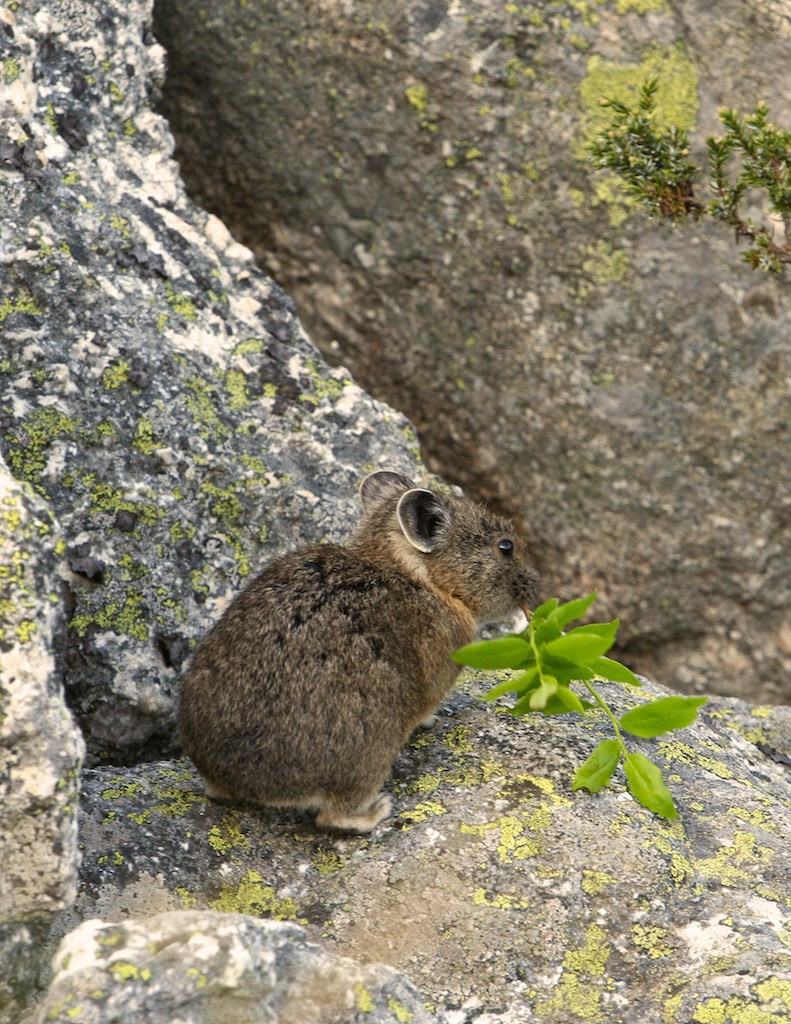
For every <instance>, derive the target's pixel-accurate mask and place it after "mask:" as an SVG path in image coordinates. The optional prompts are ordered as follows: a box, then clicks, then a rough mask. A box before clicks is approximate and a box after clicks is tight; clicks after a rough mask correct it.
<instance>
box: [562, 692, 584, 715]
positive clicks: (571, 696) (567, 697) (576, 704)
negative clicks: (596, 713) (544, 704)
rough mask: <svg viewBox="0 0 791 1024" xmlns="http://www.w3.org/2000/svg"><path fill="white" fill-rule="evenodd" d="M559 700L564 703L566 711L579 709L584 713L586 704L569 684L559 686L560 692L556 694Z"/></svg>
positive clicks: (580, 712)
mask: <svg viewBox="0 0 791 1024" xmlns="http://www.w3.org/2000/svg"><path fill="white" fill-rule="evenodd" d="M555 696H556V698H557V700H559V701H560V702H561V704H563V705H564V707H565V709H566V711H577V712H578V713H579V714H582V713H583V712H584V711H585V706H584V704H583V703H582V701H581V700H580V699H579V697H578V696H577V695H576V693H575V692H574V691H573V690H570V689H569V688H568V686H558V692H557V693H556V694H555Z"/></svg>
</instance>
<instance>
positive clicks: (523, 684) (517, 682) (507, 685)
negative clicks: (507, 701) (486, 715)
mask: <svg viewBox="0 0 791 1024" xmlns="http://www.w3.org/2000/svg"><path fill="white" fill-rule="evenodd" d="M537 679H538V667H537V666H536V665H534V666H533V667H532V668H530V669H528V670H527V672H523V673H522V674H521V675H518V676H514V678H513V679H504V680H503V681H502V683H498V684H497V685H496V686H493V687H492V688H491V690H489V691H488V692H487V693H485V694H484V699H485V700H496V699H497V698H498V697H502V695H503V694H504V693H519V692H520V691H523V690H528V689H531V688H532V686H533V685H534V684H535V682H536V680H537Z"/></svg>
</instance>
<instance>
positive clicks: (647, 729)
mask: <svg viewBox="0 0 791 1024" xmlns="http://www.w3.org/2000/svg"><path fill="white" fill-rule="evenodd" d="M707 700H708V697H660V698H659V699H658V700H653V701H651V702H650V703H648V704H641V705H640V706H639V707H636V708H632V709H631V711H627V712H626V713H625V714H624V715H621V718H620V723H621V727H622V728H623V729H626V731H627V732H630V733H632V735H633V736H642V737H643V738H644V739H650V738H651V737H652V736H662V735H663V734H664V733H666V732H672V730H673V729H684V728H685V727H686V726H688V725H691V724H692V722H694V721H695V719H696V717H697V714H698V708H699V707H702V706H703V705H704V704H705V703H706V701H707Z"/></svg>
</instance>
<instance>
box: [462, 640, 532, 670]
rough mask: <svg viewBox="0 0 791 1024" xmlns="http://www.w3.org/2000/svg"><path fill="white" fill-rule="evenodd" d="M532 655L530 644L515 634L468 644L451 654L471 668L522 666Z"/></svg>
mask: <svg viewBox="0 0 791 1024" xmlns="http://www.w3.org/2000/svg"><path fill="white" fill-rule="evenodd" d="M531 657H532V649H531V647H530V644H529V643H527V641H526V640H523V639H522V638H521V637H519V636H514V635H511V636H503V637H498V638H497V639H496V640H481V641H479V642H478V643H474V644H466V645H465V646H464V647H460V648H459V650H458V651H454V652H453V653H452V654H451V658H453V660H454V661H455V662H457V663H458V664H459V665H469V666H470V667H471V668H521V667H522V665H523V664H524V662H525V661H527V659H528V658H531Z"/></svg>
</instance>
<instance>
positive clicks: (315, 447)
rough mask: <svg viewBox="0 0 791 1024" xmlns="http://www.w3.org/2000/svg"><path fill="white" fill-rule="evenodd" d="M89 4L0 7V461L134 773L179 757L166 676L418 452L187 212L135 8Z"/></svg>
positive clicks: (393, 419) (75, 685)
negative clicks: (54, 530) (2, 26)
mask: <svg viewBox="0 0 791 1024" xmlns="http://www.w3.org/2000/svg"><path fill="white" fill-rule="evenodd" d="M80 10H81V11H82V13H81V14H80V16H79V17H77V15H75V14H74V12H73V10H72V6H71V5H69V4H59V3H55V4H52V3H26V4H25V5H24V9H20V10H18V11H17V13H16V16H15V17H14V16H12V15H11V14H10V13H8V12H6V14H5V15H4V17H5V18H6V29H7V31H6V37H7V38H6V44H5V45H6V47H10V56H9V57H8V58H7V59H6V61H5V63H4V65H3V67H4V69H5V70H4V72H3V76H4V77H3V79H2V81H3V85H2V105H1V106H0V113H2V115H3V118H4V120H3V122H2V126H1V129H2V130H1V131H0V138H2V140H3V142H2V145H3V149H2V157H3V160H4V163H3V169H2V171H0V209H2V217H1V218H0V244H1V245H2V253H3V257H2V258H3V264H4V266H3V270H2V278H0V331H2V340H3V343H2V352H0V409H1V410H2V413H1V415H2V434H1V435H0V436H1V441H0V448H1V449H2V453H3V455H4V456H5V459H6V460H7V462H8V465H9V467H10V469H11V471H12V472H13V474H14V475H15V476H16V477H17V478H19V479H21V480H24V481H26V482H27V483H28V484H29V485H30V486H32V487H33V488H34V489H35V490H36V491H37V492H38V493H39V495H41V496H42V498H43V499H44V500H45V501H46V503H47V505H48V507H49V509H50V511H51V512H52V514H54V515H55V516H56V517H57V520H58V522H59V524H60V527H61V529H62V531H63V543H64V545H65V549H64V550H63V551H62V552H61V553H60V572H61V575H62V578H63V588H64V594H65V598H64V607H65V609H66V611H67V614H68V618H69V622H68V629H67V630H64V629H63V628H60V629H59V631H58V636H57V638H56V639H57V643H58V650H59V656H60V658H61V664H62V667H63V671H64V678H65V684H66V691H67V695H68V698H69V702H70V704H71V706H72V708H73V709H74V711H75V713H76V715H77V717H78V719H79V722H80V724H81V726H82V729H83V731H84V733H85V736H86V739H87V743H88V751H89V755H90V758H91V759H92V760H93V761H94V762H95V761H97V760H103V761H111V762H115V763H123V762H128V761H129V760H133V759H135V758H137V757H141V756H142V757H146V756H163V755H164V754H166V753H168V752H172V751H174V750H175V749H176V747H175V744H174V735H173V732H174V724H175V712H174V707H175V705H174V700H175V692H176V680H177V676H178V672H179V670H180V668H181V666H182V665H183V663H184V661H185V659H186V657H187V655H188V653H189V651H190V648H191V646H192V645H193V644H194V642H195V640H196V638H197V637H199V636H201V635H202V634H203V633H204V632H205V630H206V629H207V628H208V626H209V625H210V623H211V622H213V621H214V619H216V617H217V616H218V614H219V611H220V610H221V609H222V607H223V606H224V604H225V603H226V602H227V601H228V600H229V598H230V597H231V596H232V595H233V594H234V593H235V592H236V591H237V590H238V589H239V587H240V586H241V585H242V584H243V582H244V581H245V579H246V578H247V577H248V576H249V575H250V573H251V572H253V571H254V570H255V569H256V568H257V567H258V566H259V565H260V564H262V563H263V562H264V561H265V560H267V559H269V558H270V557H272V556H274V555H276V554H279V553H281V552H283V551H285V550H287V549H291V548H293V547H294V546H296V545H297V544H298V543H301V542H308V541H317V540H321V539H324V538H328V539H334V540H337V539H340V538H341V537H342V536H344V535H345V534H347V533H348V532H349V528H350V524H352V523H353V522H354V520H355V517H356V515H357V511H356V505H357V502H356V497H355V491H356V486H357V483H358V482H359V479H360V478H361V476H362V475H363V474H364V473H365V472H367V471H369V470H372V469H375V468H381V467H383V466H384V465H387V466H393V467H394V468H399V469H401V470H403V471H405V472H407V473H414V472H415V470H416V467H417V459H416V457H415V454H414V452H415V449H414V434H413V432H412V430H411V428H410V427H409V425H408V424H407V422H406V420H404V419H403V418H402V417H400V416H398V415H397V414H395V413H393V412H392V411H391V410H389V409H387V408H385V407H383V406H381V405H377V403H375V402H373V401H372V400H371V399H370V398H369V397H368V396H367V395H366V394H364V393H363V392H362V391H361V390H360V388H359V387H357V386H356V385H355V384H354V383H353V382H352V381H351V380H350V379H349V377H348V375H347V374H346V373H345V372H344V371H342V370H333V371H330V370H328V369H327V367H326V366H325V364H324V363H323V362H322V360H321V358H320V357H319V355H318V353H317V352H316V350H315V349H314V348H313V346H312V344H311V343H310V341H309V340H308V338H307V337H306V335H305V333H304V331H303V329H302V327H301V325H300V323H299V321H298V319H297V318H296V316H295V314H294V311H293V306H292V304H291V302H290V301H289V300H288V299H287V298H286V296H284V295H283V293H282V292H281V291H280V290H279V289H278V288H277V287H276V286H275V285H274V284H273V283H272V282H271V281H268V280H267V279H266V278H264V277H263V276H262V274H261V273H259V272H258V271H257V270H256V268H255V266H254V265H253V263H252V260H251V256H250V253H249V252H248V251H247V250H246V249H244V248H243V247H242V246H241V245H239V244H237V243H235V242H234V241H233V239H232V238H231V236H230V235H229V234H228V232H227V230H226V229H225V228H224V227H223V226H222V224H220V223H219V221H217V220H216V219H215V218H213V217H210V216H208V215H207V214H205V213H203V212H202V211H200V210H198V209H197V208H196V207H195V206H194V205H193V204H192V203H191V202H190V201H189V200H188V199H187V198H186V196H185V194H184V191H183V188H182V186H181V183H180V180H179V177H178V172H177V167H176V165H175V163H174V162H173V161H172V160H171V159H170V155H169V154H170V152H171V148H172V142H171V138H170V135H169V133H168V130H167V127H166V125H165V123H164V122H163V121H162V119H161V118H159V117H158V116H156V115H154V114H153V113H152V112H151V110H150V106H149V104H150V99H151V94H152V90H154V89H155V87H156V83H157V81H158V80H159V77H160V75H161V71H162V51H161V49H160V48H159V47H158V46H156V45H155V44H154V43H153V40H152V38H151V36H150V32H149V29H148V22H147V18H148V14H147V11H148V5H147V4H146V3H143V2H134V3H131V4H129V5H126V6H125V7H123V10H122V9H121V7H120V6H117V7H113V5H111V4H107V5H106V10H105V12H104V16H103V17H102V18H101V19H99V17H98V14H97V13H96V11H94V10H93V8H88V7H85V8H84V9H83V8H80ZM23 138H27V141H25V142H20V141H19V140H20V139H23ZM61 626H62V624H61Z"/></svg>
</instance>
